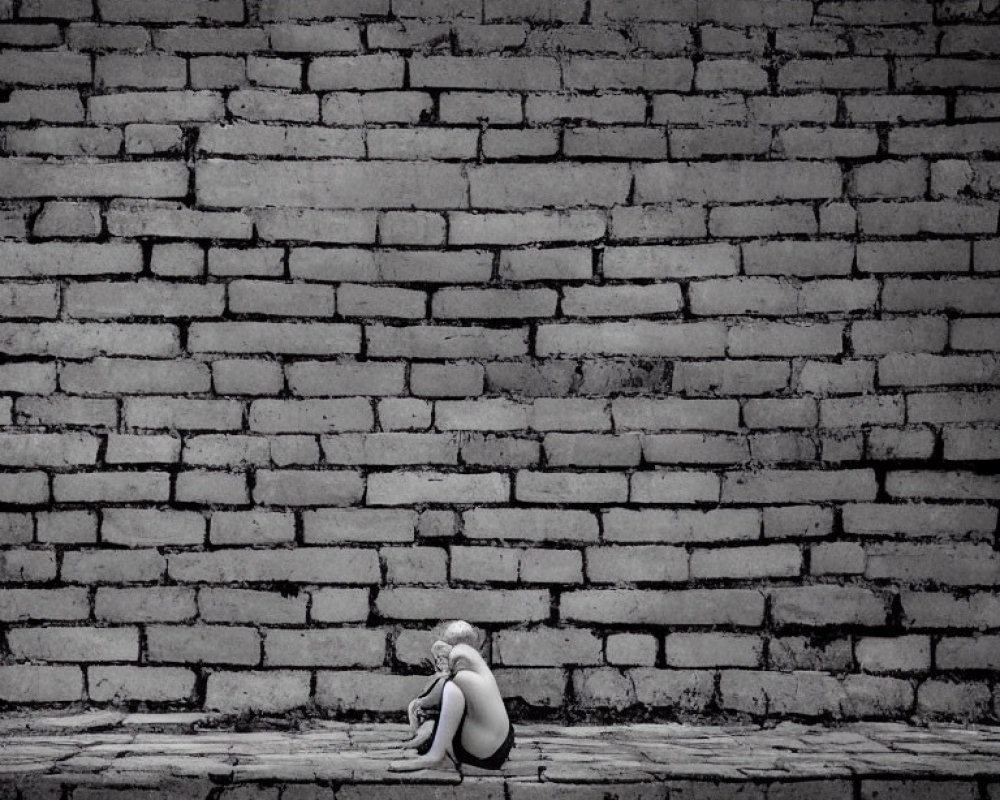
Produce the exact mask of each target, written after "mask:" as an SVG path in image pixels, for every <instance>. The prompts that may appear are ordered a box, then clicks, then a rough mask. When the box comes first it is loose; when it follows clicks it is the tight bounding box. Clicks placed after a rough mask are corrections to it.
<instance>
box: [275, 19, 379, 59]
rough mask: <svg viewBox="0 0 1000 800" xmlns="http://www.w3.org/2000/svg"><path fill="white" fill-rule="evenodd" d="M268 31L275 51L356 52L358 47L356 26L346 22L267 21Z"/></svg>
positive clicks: (358, 38) (358, 37) (359, 42)
mask: <svg viewBox="0 0 1000 800" xmlns="http://www.w3.org/2000/svg"><path fill="white" fill-rule="evenodd" d="M267 32H268V38H269V40H270V43H271V49H272V50H275V51H277V52H285V51H287V52H293V53H303V52H319V53H323V52H327V53H328V52H338V51H341V52H355V51H357V50H359V49H360V48H361V39H360V35H359V32H358V26H357V25H356V24H354V23H349V22H329V23H318V24H313V25H297V24H291V23H282V24H277V25H268V26H267ZM369 36H371V30H370V29H369Z"/></svg>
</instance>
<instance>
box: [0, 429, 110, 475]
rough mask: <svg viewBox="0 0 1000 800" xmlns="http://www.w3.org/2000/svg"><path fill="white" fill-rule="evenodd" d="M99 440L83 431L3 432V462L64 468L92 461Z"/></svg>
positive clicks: (0, 443)
mask: <svg viewBox="0 0 1000 800" xmlns="http://www.w3.org/2000/svg"><path fill="white" fill-rule="evenodd" d="M98 443H99V440H98V439H97V438H96V437H94V436H90V435H88V434H83V433H0V464H3V465H4V466H19V467H30V466H34V467H43V466H48V467H65V466H71V465H79V464H93V463H95V462H96V460H97V447H98Z"/></svg>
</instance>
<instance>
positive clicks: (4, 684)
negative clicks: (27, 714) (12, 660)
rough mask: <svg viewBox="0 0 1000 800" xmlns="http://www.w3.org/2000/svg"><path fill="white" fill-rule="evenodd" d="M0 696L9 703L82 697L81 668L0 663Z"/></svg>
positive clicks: (51, 701) (47, 701)
mask: <svg viewBox="0 0 1000 800" xmlns="http://www.w3.org/2000/svg"><path fill="white" fill-rule="evenodd" d="M0 698H2V699H3V700H5V701H7V702H10V703H57V702H66V701H70V702H76V701H79V700H81V699H83V670H81V669H80V668H79V667H46V666H38V665H34V664H10V665H6V666H3V667H0Z"/></svg>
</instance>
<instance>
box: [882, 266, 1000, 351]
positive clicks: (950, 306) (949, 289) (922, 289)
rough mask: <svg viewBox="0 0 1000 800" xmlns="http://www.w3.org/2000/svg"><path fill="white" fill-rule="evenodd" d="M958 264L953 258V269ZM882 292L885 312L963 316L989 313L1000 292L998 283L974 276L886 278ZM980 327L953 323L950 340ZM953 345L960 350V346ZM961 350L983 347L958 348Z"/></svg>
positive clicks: (964, 322) (968, 323)
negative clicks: (948, 312) (952, 312)
mask: <svg viewBox="0 0 1000 800" xmlns="http://www.w3.org/2000/svg"><path fill="white" fill-rule="evenodd" d="M959 253H960V254H961V255H962V256H963V257H964V255H965V251H964V250H963V251H959ZM957 255H958V254H956V256H957ZM959 261H961V259H960V258H956V267H957V263H958V262H959ZM932 288H933V291H934V294H935V297H934V302H933V306H932V305H931V302H930V299H929V298H928V297H927V295H926V293H927V291H928V289H932ZM884 292H885V296H884V298H883V301H882V305H883V308H885V309H886V310H887V311H888V310H891V311H924V310H927V311H930V310H934V311H940V310H955V311H959V312H962V313H964V314H989V313H991V310H992V309H993V308H994V307H995V304H996V300H997V296H998V292H1000V280H994V279H992V278H978V277H977V278H961V277H957V278H949V279H947V280H933V279H912V280H906V279H888V280H886V286H885V290H884ZM981 324H984V323H983V322H973V321H971V320H956V322H955V326H956V335H955V337H954V338H956V339H959V340H961V339H963V338H965V337H964V335H959V332H961V333H962V334H964V333H966V332H970V333H971V332H972V331H974V330H975V329H974V327H973V326H976V325H981ZM987 324H988V323H987ZM963 326H965V330H962V327H963ZM968 339H969V340H971V341H974V340H975V337H974V336H970V337H968ZM956 346H957V347H961V345H960V344H958V345H956ZM962 349H987V348H969V347H962Z"/></svg>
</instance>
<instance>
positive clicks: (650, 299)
mask: <svg viewBox="0 0 1000 800" xmlns="http://www.w3.org/2000/svg"><path fill="white" fill-rule="evenodd" d="M681 305H682V297H681V293H680V289H679V288H678V287H677V286H676V285H674V284H663V285H654V286H610V287H592V286H581V287H578V288H571V287H567V288H566V289H565V290H564V291H563V299H562V312H563V314H565V315H566V316H572V317H624V316H628V317H637V316H652V315H658V314H663V313H671V312H677V311H680V310H681Z"/></svg>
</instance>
